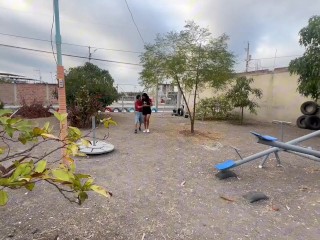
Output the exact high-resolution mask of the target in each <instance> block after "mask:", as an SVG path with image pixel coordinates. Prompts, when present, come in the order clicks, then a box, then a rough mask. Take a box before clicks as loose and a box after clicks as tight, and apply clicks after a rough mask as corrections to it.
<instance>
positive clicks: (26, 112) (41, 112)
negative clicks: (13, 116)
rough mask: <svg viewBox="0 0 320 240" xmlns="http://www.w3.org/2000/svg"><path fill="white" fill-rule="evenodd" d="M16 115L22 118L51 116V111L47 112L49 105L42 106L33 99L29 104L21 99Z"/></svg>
mask: <svg viewBox="0 0 320 240" xmlns="http://www.w3.org/2000/svg"><path fill="white" fill-rule="evenodd" d="M17 115H19V116H21V117H23V118H43V117H50V116H52V113H50V112H49V107H44V106H43V105H42V103H40V102H37V101H36V100H35V99H34V100H33V102H32V103H31V104H30V105H28V104H27V103H26V101H25V100H24V99H23V100H22V107H21V108H20V109H19V111H18V112H17Z"/></svg>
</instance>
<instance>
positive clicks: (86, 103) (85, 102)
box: [68, 86, 103, 128]
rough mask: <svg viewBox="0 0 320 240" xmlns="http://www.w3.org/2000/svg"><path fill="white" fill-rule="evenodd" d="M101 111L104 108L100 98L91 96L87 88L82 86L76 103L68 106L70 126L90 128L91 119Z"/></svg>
mask: <svg viewBox="0 0 320 240" xmlns="http://www.w3.org/2000/svg"><path fill="white" fill-rule="evenodd" d="M99 110H100V111H102V110H103V106H102V103H101V102H100V101H99V99H98V97H96V96H90V94H89V91H88V89H87V88H86V86H82V87H81V88H80V90H79V91H78V92H77V94H76V98H75V101H74V103H73V104H69V106H68V117H69V121H70V124H71V125H72V126H74V127H78V128H87V127H90V126H91V117H92V116H97V115H98V111H99Z"/></svg>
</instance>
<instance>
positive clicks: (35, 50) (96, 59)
mask: <svg viewBox="0 0 320 240" xmlns="http://www.w3.org/2000/svg"><path fill="white" fill-rule="evenodd" d="M0 46H2V47H8V48H15V49H21V50H27V51H33V52H40V53H49V54H52V52H51V51H45V50H39V49H33V48H25V47H19V46H13V45H7V44H2V43H0ZM61 55H63V56H66V57H73V58H81V59H88V57H83V56H78V55H72V54H66V53H62V54H61ZM91 60H95V61H101V62H109V63H118V64H125V65H132V66H142V65H141V64H138V63H130V62H121V61H114V60H108V59H100V58H91Z"/></svg>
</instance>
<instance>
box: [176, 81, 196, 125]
mask: <svg viewBox="0 0 320 240" xmlns="http://www.w3.org/2000/svg"><path fill="white" fill-rule="evenodd" d="M175 81H176V82H177V85H178V88H179V90H180V92H181V95H182V97H183V100H184V102H185V105H186V107H187V110H188V114H189V119H190V124H191V126H192V125H194V121H192V115H191V111H190V108H189V105H188V102H187V99H186V96H185V94H184V91H183V90H182V87H181V85H180V82H179V80H178V78H177V77H176V78H175Z"/></svg>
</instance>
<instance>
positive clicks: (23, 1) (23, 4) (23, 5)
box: [2, 0, 33, 11]
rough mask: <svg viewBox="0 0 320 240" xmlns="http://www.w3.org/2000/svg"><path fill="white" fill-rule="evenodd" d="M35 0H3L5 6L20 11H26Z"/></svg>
mask: <svg viewBox="0 0 320 240" xmlns="http://www.w3.org/2000/svg"><path fill="white" fill-rule="evenodd" d="M32 2H33V0H3V1H2V4H3V5H4V7H7V8H11V9H14V10H18V11H26V10H28V9H29V8H30V7H31V4H32Z"/></svg>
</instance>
